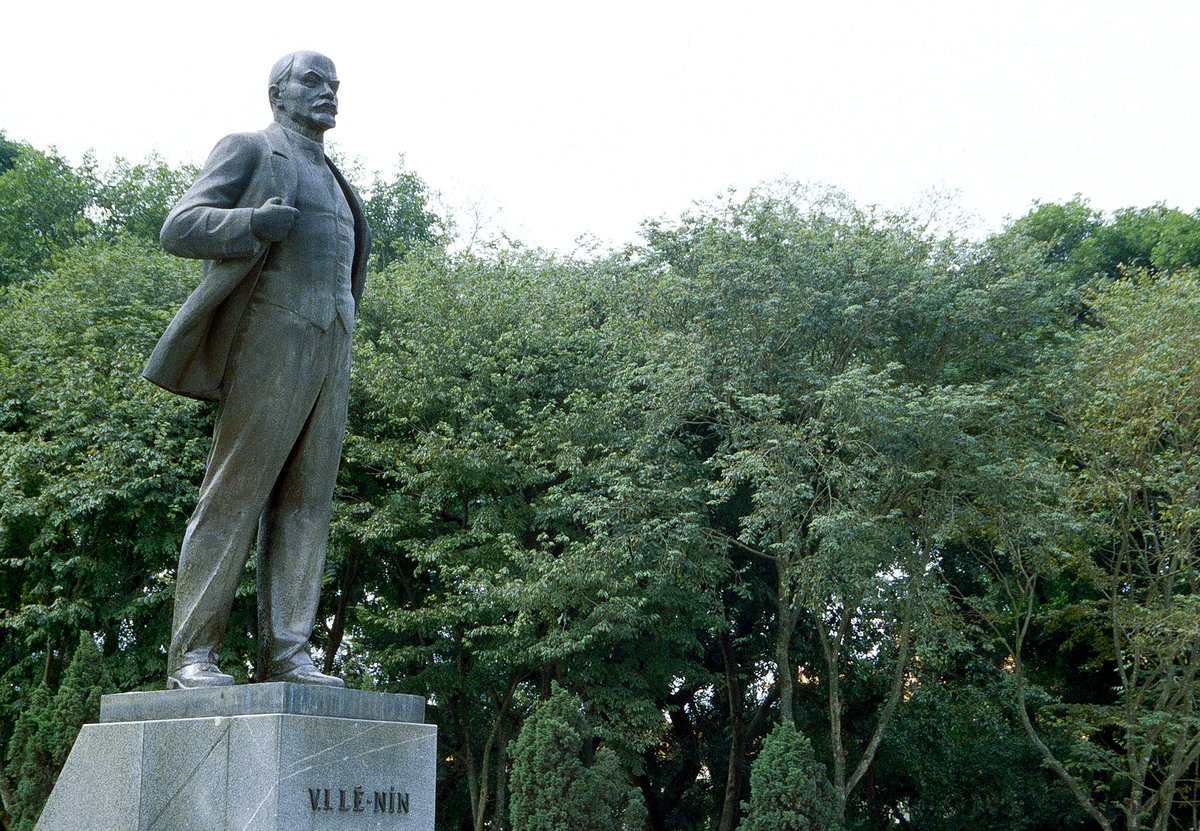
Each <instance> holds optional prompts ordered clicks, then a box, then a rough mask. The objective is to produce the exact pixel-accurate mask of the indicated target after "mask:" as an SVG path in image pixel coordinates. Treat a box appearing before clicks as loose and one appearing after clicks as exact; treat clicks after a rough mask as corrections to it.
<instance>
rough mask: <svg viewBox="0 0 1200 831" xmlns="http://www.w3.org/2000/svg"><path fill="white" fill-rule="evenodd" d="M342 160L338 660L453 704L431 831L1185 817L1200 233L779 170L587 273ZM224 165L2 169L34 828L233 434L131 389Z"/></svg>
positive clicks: (0, 708) (14, 753)
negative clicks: (952, 214) (184, 200)
mask: <svg viewBox="0 0 1200 831" xmlns="http://www.w3.org/2000/svg"><path fill="white" fill-rule="evenodd" d="M346 167H347V169H348V170H349V171H350V173H351V174H352V175H354V176H357V177H358V178H359V180H360V181H359V185H360V189H361V191H362V193H363V194H364V196H365V197H366V207H367V212H368V216H369V220H370V222H371V225H372V230H373V234H374V237H375V240H376V244H377V248H376V254H375V256H374V259H373V260H372V263H371V265H370V274H369V278H368V285H367V291H366V294H365V296H364V300H363V304H362V306H361V308H360V310H359V317H358V322H357V325H356V330H355V344H354V369H353V377H352V388H351V403H350V416H349V425H348V433H347V439H346V445H345V451H344V455H343V462H342V466H341V470H340V472H339V479H338V485H337V493H336V497H335V505H334V525H333V530H332V536H331V546H330V556H329V560H328V565H327V569H326V573H325V575H324V583H325V585H324V590H323V592H322V600H321V603H322V606H321V611H320V614H319V615H318V624H317V631H316V632H314V635H313V643H314V644H315V646H316V647H317V650H318V653H319V654H318V655H317V657H318V658H319V659H320V660H321V661H322V662H323V665H324V667H325V669H326V670H327V671H331V672H336V673H339V674H340V675H342V676H343V677H345V678H346V679H347V681H348V683H350V684H351V685H352V686H357V687H360V688H363V689H378V690H391V691H403V692H410V693H416V694H420V695H423V696H426V697H427V698H428V699H429V700H430V702H431V706H430V708H429V712H430V718H431V719H433V720H434V721H436V722H437V724H438V726H439V742H440V745H441V746H440V748H439V754H438V755H439V760H440V762H439V768H438V820H437V822H438V827H439V829H442V830H443V831H450V829H471V831H484V829H489V831H502V830H503V829H512V830H513V831H519V830H520V829H535V828H547V829H549V828H589V827H598V828H599V827H603V828H617V827H630V828H633V827H638V828H643V827H644V828H646V829H651V831H699V829H706V831H707V829H718V831H734V829H736V828H739V827H742V828H747V829H749V828H767V827H770V828H785V827H795V828H804V827H845V828H847V829H863V831H867V830H868V829H869V831H884V829H900V828H906V829H907V828H921V829H950V828H955V829H975V828H978V829H985V828H986V829H996V828H1008V829H1021V831H1038V830H1039V829H1075V828H1080V829H1082V828H1095V827H1100V828H1106V829H1108V828H1112V829H1116V828H1120V829H1125V830H1126V831H1133V829H1139V828H1147V829H1156V831H1167V830H1168V829H1175V828H1185V827H1192V825H1193V817H1194V816H1195V815H1196V812H1197V811H1200V798H1198V796H1197V792H1196V781H1197V779H1198V775H1197V770H1198V769H1200V768H1198V766H1200V721H1197V718H1196V705H1197V685H1196V677H1197V676H1196V672H1197V666H1198V665H1197V663H1196V661H1195V658H1194V656H1195V654H1196V650H1197V647H1198V646H1200V644H1198V642H1197V639H1198V638H1200V625H1198V623H1197V621H1198V620H1200V618H1197V612H1198V609H1200V606H1197V601H1196V597H1197V587H1198V586H1200V573H1198V572H1197V555H1198V554H1200V550H1198V546H1200V542H1198V540H1200V536H1198V534H1197V528H1198V525H1197V522H1198V519H1200V456H1198V452H1200V440H1198V439H1200V433H1198V428H1200V418H1198V414H1200V410H1198V409H1197V408H1198V407H1200V404H1198V403H1197V402H1200V325H1197V324H1198V322H1200V317H1198V315H1197V311H1196V309H1197V308H1198V306H1200V279H1198V277H1197V274H1198V273H1200V271H1198V270H1197V269H1198V266H1200V214H1197V213H1193V214H1188V213H1184V212H1182V211H1179V210H1175V209H1171V208H1167V207H1165V206H1163V205H1155V206H1151V207H1148V208H1129V209H1126V210H1121V211H1116V212H1113V213H1111V214H1106V213H1103V212H1100V211H1098V210H1095V209H1093V208H1092V207H1091V206H1090V205H1089V204H1088V203H1087V201H1086V200H1085V199H1083V198H1082V197H1079V198H1076V199H1074V200H1072V201H1070V202H1066V203H1063V204H1053V203H1043V204H1036V205H1035V206H1034V207H1033V208H1032V209H1031V210H1030V212H1029V213H1028V214H1026V215H1025V216H1023V217H1020V218H1018V219H1017V220H1015V221H1013V222H1011V223H1010V224H1009V225H1008V226H1007V227H1006V228H1004V229H1002V230H1001V231H999V232H997V233H995V234H993V235H991V236H990V237H988V238H986V239H983V240H963V239H959V238H956V237H954V236H951V235H947V234H943V233H940V232H939V231H937V230H936V228H937V226H936V225H933V224H930V223H929V222H927V221H925V220H922V219H919V218H917V217H916V216H915V215H912V214H907V213H896V212H889V211H885V210H882V209H879V208H874V207H867V206H862V205H859V204H857V203H855V202H854V201H853V200H852V199H850V198H849V197H847V196H846V195H845V194H843V193H840V192H838V191H836V190H831V189H825V188H816V187H810V186H801V185H797V184H794V183H787V182H783V183H775V184H772V185H765V186H763V187H761V188H758V189H755V190H753V191H752V192H749V193H747V194H743V195H738V194H732V193H731V194H724V195H722V196H720V197H718V198H716V199H714V200H712V201H711V202H707V203H700V204H697V205H696V206H695V207H694V208H693V209H692V210H691V211H689V212H687V213H685V214H683V215H681V216H679V217H677V218H673V219H661V220H656V221H651V222H647V223H646V224H645V226H644V227H643V233H642V236H641V239H640V240H639V242H638V243H637V244H634V245H630V246H627V247H625V248H623V249H621V250H617V251H611V252H599V253H594V254H591V255H587V256H575V257H571V258H566V257H562V256H558V255H555V254H553V253H549V252H544V251H536V250H528V249H525V248H523V247H521V246H519V245H514V244H505V245H497V246H494V247H491V248H484V249H473V250H466V251H462V250H454V249H452V248H451V247H449V246H448V242H449V237H448V229H449V227H450V225H449V222H448V221H447V220H446V219H444V218H442V217H439V216H437V214H436V211H435V210H434V209H433V208H432V207H431V204H430V203H431V199H432V196H433V194H432V193H431V192H430V191H429V189H428V187H427V186H426V185H425V183H424V182H423V181H422V180H421V179H420V177H419V176H418V175H417V174H415V173H413V172H412V171H409V170H406V169H405V168H404V167H403V164H401V165H399V166H398V167H397V168H396V169H395V170H394V171H392V172H391V173H390V174H363V173H362V172H361V171H358V172H356V171H355V169H354V166H353V165H347V166H346ZM193 175H194V171H193V170H190V169H187V168H183V167H178V166H173V165H172V164H171V163H169V162H168V161H166V160H163V159H160V158H156V157H152V158H149V159H146V160H143V161H140V162H131V161H128V160H124V159H116V160H113V161H112V162H111V163H108V164H101V163H99V162H98V161H97V160H95V159H94V158H88V159H85V160H84V161H83V162H82V163H80V164H78V165H72V164H70V163H68V162H67V161H66V160H65V159H63V158H62V157H61V156H60V155H59V154H57V153H56V151H54V150H53V149H38V148H34V147H31V146H29V145H26V144H23V143H21V142H17V141H12V140H10V139H8V138H6V137H4V136H3V135H2V134H0V675H2V676H3V682H4V683H3V684H0V750H2V751H3V752H2V753H0V760H2V761H3V763H4V764H3V775H0V797H2V800H3V817H2V818H0V819H2V821H3V823H4V827H5V828H26V827H31V824H30V823H32V821H33V819H32V818H34V817H36V814H37V812H38V811H39V810H40V805H41V801H42V800H44V799H45V796H46V794H47V793H48V791H49V787H50V786H51V785H52V783H53V778H54V776H55V775H56V771H57V766H59V765H61V764H62V760H63V758H65V748H67V747H69V744H70V740H71V739H72V738H73V736H74V732H73V731H75V732H77V731H78V728H79V724H81V723H82V722H83V721H85V720H87V719H89V718H93V717H94V707H93V706H92V704H93V703H94V702H93V698H94V697H95V696H97V695H99V693H100V692H101V691H104V692H107V691H110V690H123V691H129V690H139V689H154V688H159V687H160V686H161V684H162V682H163V677H164V671H165V670H164V667H165V645H166V640H167V630H168V628H169V625H170V615H171V605H172V594H173V589H174V567H175V560H176V557H177V552H178V544H179V539H180V537H181V535H182V531H183V526H184V524H185V523H186V520H187V517H188V515H189V514H190V512H191V510H192V508H193V507H194V503H195V498H196V488H197V484H198V481H199V479H200V477H201V475H202V473H203V466H204V461H205V456H206V453H207V447H208V441H209V433H210V431H211V424H212V418H213V409H212V405H209V404H201V403H197V402H192V401H187V400H184V399H180V398H177V397H174V396H171V395H168V394H166V393H164V392H162V391H161V390H158V389H156V388H154V387H152V386H151V385H150V384H148V383H146V382H144V381H142V380H141V379H140V378H139V373H140V370H141V368H142V366H143V364H144V362H145V359H146V357H147V355H148V354H149V351H150V349H151V348H152V346H153V344H154V343H155V341H156V339H157V338H158V337H159V335H160V334H161V333H162V331H163V329H164V328H165V326H166V324H167V322H168V321H169V319H170V317H171V315H172V314H173V313H174V311H175V310H176V309H177V308H178V307H179V305H180V304H181V303H182V302H183V300H184V298H185V297H186V296H187V294H188V292H189V291H190V290H191V289H192V288H193V287H194V285H195V284H196V282H197V280H198V278H199V275H198V268H197V264H196V263H194V262H190V261H184V260H180V259H177V258H174V257H170V256H168V255H166V254H165V253H163V252H162V251H161V250H160V249H159V248H158V245H157V233H158V226H159V225H160V224H161V222H162V219H163V217H164V216H165V215H166V212H167V211H168V210H169V208H170V206H171V204H172V203H173V202H174V200H175V199H176V198H178V195H179V194H180V193H181V192H182V190H183V189H184V188H185V187H186V186H187V185H188V183H189V182H190V181H191V178H192V176H193ZM245 580H246V582H245V584H244V586H243V590H241V591H240V592H239V598H238V603H237V605H236V607H235V610H234V615H233V617H232V619H231V621H230V625H229V630H228V635H227V641H226V649H225V650H224V653H223V660H224V663H223V667H224V668H225V669H226V670H227V671H230V672H232V673H233V674H234V675H235V676H236V677H238V679H239V680H241V681H244V680H246V679H247V678H248V677H249V675H250V672H251V669H252V660H253V655H254V649H253V643H252V641H253V635H254V618H255V610H254V596H253V574H252V572H251V573H249V574H247V575H246V578H245ZM589 823H590V824H589Z"/></svg>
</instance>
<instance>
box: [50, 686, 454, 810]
mask: <svg viewBox="0 0 1200 831" xmlns="http://www.w3.org/2000/svg"><path fill="white" fill-rule="evenodd" d="M424 721H425V702H424V701H423V700H422V699H421V698H419V697H417V696H411V695H392V694H388V693H370V692H363V691H361V690H344V689H333V688H328V687H316V686H306V685H301V684H290V683H272V684H249V685H244V686H235V687H218V688H211V689H204V690H175V691H164V692H145V693H127V694H122V695H107V696H104V698H103V699H102V701H101V704H100V723H99V724H89V725H85V726H84V728H83V730H82V731H80V733H79V738H78V739H77V740H76V742H75V746H74V747H73V748H72V749H71V755H70V756H69V757H68V759H67V763H66V765H65V766H64V767H63V771H62V774H61V775H60V776H59V778H58V784H57V785H55V788H54V793H53V794H51V796H50V799H49V801H48V802H47V803H46V807H45V810H43V812H42V816H41V818H40V819H39V820H38V823H37V826H36V828H35V831H381V830H382V829H394V830H395V831H433V809H434V790H435V772H436V765H437V728H436V727H434V726H433V725H430V724H425V723H424Z"/></svg>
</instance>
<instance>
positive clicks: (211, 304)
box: [143, 52, 370, 689]
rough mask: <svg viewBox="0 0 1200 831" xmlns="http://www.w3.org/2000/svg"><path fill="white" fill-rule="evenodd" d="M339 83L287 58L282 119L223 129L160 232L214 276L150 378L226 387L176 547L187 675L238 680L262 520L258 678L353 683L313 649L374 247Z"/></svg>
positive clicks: (176, 685)
mask: <svg viewBox="0 0 1200 831" xmlns="http://www.w3.org/2000/svg"><path fill="white" fill-rule="evenodd" d="M337 92H338V78H337V72H336V71H335V70H334V66H333V62H332V61H330V60H329V58H327V57H325V56H324V55H320V54H317V53H315V52H296V53H294V54H291V55H287V56H285V57H283V58H281V59H280V60H279V61H278V62H277V63H276V64H275V66H274V67H273V68H272V69H271V76H270V84H269V86H268V94H269V96H270V102H271V109H272V111H273V112H274V123H273V124H271V126H269V127H267V129H265V130H263V131H261V132H252V133H235V134H233V135H230V136H226V137H225V138H223V139H221V141H220V142H218V143H217V146H216V147H215V148H214V149H213V151H212V154H211V155H210V156H209V157H208V161H207V162H205V165H204V169H203V170H202V171H201V172H200V175H199V177H197V179H196V181H195V183H193V184H192V186H191V188H189V189H188V191H187V193H186V194H184V196H183V198H182V199H180V200H179V204H177V205H176V206H175V207H174V208H173V209H172V210H171V213H170V214H169V215H168V216H167V220H166V222H165V223H164V225H163V228H162V233H161V235H160V241H161V242H162V246H163V248H165V249H166V250H167V251H169V252H171V253H172V254H176V255H178V256H180V257H194V258H197V259H201V260H203V261H204V265H203V277H202V279H201V281H200V284H199V286H198V287H197V288H196V290H195V291H194V292H192V294H191V295H190V296H189V297H188V299H187V301H186V302H185V303H184V304H183V306H182V308H180V310H179V312H178V313H177V314H176V315H175V318H174V319H173V320H172V321H171V323H170V325H169V326H168V327H167V330H166V332H165V334H164V335H163V336H162V338H161V340H159V342H158V345H157V346H156V347H155V349H154V352H153V354H152V355H151V356H150V360H149V362H148V363H147V364H146V368H145V370H144V371H143V375H144V376H145V377H146V378H147V379H149V380H150V381H152V382H154V383H155V384H158V385H159V386H161V387H164V388H165V389H167V390H170V391H171V392H174V393H178V394H179V395H186V396H190V397H192V398H198V399H203V400H209V401H216V402H218V410H217V422H216V429H215V431H214V433H213V443H212V450H211V451H210V453H209V457H208V467H207V470H206V471H205V474H204V481H203V483H202V484H201V485H200V496H199V500H198V503H197V505H196V510H195V513H193V514H192V516H191V519H190V520H189V521H188V526H187V531H186V533H185V534H184V538H183V545H182V548H181V550H180V552H179V573H178V579H177V582H176V588H175V613H174V618H173V622H172V627H171V643H170V647H169V649H168V653H167V683H168V686H169V687H170V688H173V689H187V688H193V687H215V686H224V685H227V684H232V683H233V678H232V676H230V675H227V674H225V673H223V672H221V670H220V669H219V667H218V654H217V653H218V650H219V649H220V647H221V641H222V639H223V637H224V635H225V627H226V624H227V623H228V621H229V613H230V608H231V606H232V604H233V598H234V593H235V591H236V589H237V585H238V583H239V581H240V579H241V575H242V572H243V570H244V569H245V566H246V561H247V559H248V558H249V555H250V545H251V542H252V541H253V539H254V537H255V535H256V534H257V540H258V541H257V551H258V568H257V574H258V630H259V631H258V634H259V641H258V660H257V663H256V667H255V669H256V675H257V680H259V681H293V682H297V683H302V684H324V685H329V686H342V681H341V680H340V679H338V678H334V677H332V676H329V675H326V674H324V673H322V672H320V671H318V670H317V668H316V666H315V665H314V664H313V661H312V658H311V657H310V656H309V652H308V641H309V636H310V635H311V633H312V628H313V623H314V621H315V619H316V613H317V602H318V598H319V594H320V587H321V575H322V571H323V569H324V565H325V549H326V546H327V544H328V538H329V520H330V511H331V502H332V499H333V488H334V480H335V478H336V475H337V468H338V461H339V458H340V456H341V450H342V438H343V436H344V434H345V428H346V404H347V386H348V381H349V375H350V336H351V332H352V330H353V328H354V315H355V310H356V309H357V306H358V302H359V299H360V298H361V297H362V290H363V280H364V276H365V266H366V261H367V253H368V249H369V247H370V232H369V231H368V229H367V223H366V219H365V216H364V214H363V207H362V203H361V202H360V200H359V198H358V195H357V194H356V193H355V192H354V190H353V189H352V188H351V187H350V185H349V184H347V183H346V180H345V179H344V178H343V177H342V174H341V173H340V172H338V169H337V168H336V167H334V165H333V163H332V162H330V161H329V159H328V158H326V156H325V151H324V143H323V138H324V134H325V131H326V130H328V129H330V128H331V127H333V126H334V119H335V117H336V115H337V100H338V99H337Z"/></svg>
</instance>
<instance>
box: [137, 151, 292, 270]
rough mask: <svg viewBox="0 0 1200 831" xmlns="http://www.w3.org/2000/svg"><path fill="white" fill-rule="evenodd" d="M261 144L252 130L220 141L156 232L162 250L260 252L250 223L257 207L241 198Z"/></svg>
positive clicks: (202, 254) (210, 255)
mask: <svg viewBox="0 0 1200 831" xmlns="http://www.w3.org/2000/svg"><path fill="white" fill-rule="evenodd" d="M261 144H262V138H261V137H260V136H258V135H256V134H253V133H235V134H234V135H231V136H226V137H225V138H223V139H221V140H220V141H219V142H218V143H217V146H216V147H214V148H213V151H212V153H210V154H209V156H208V161H206V162H205V163H204V169H203V170H201V171H200V175H199V176H197V177H196V181H195V182H193V183H192V186H191V187H190V188H188V191H187V193H185V194H184V195H183V198H182V199H180V200H179V203H178V204H176V205H175V207H174V208H172V209H171V212H170V213H169V214H168V215H167V220H166V222H164V223H163V227H162V231H160V232H159V235H158V239H159V242H161V243H162V247H163V248H165V249H166V250H167V251H169V252H171V253H172V254H175V255H176V256H179V257H193V258H196V259H204V260H222V259H239V258H245V257H252V256H254V255H255V254H256V253H258V251H259V250H260V248H261V244H260V242H259V240H258V238H257V237H255V235H254V231H253V230H252V228H251V224H250V220H251V217H252V215H253V214H254V206H252V205H243V204H242V198H243V196H244V194H245V192H246V188H247V186H248V185H249V183H250V180H251V178H252V177H253V176H254V172H255V170H256V169H257V167H258V165H259V164H260V163H262V160H263V158H264V155H265V154H264V150H263V148H262V147H261V146H260V145H261ZM266 152H269V151H266Z"/></svg>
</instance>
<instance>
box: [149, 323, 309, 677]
mask: <svg viewBox="0 0 1200 831" xmlns="http://www.w3.org/2000/svg"><path fill="white" fill-rule="evenodd" d="M284 315H287V316H289V317H290V318H292V319H293V320H294V321H295V322H296V323H299V324H300V326H299V327H295V326H293V323H292V320H285V321H284V324H285V325H283V326H281V325H280V324H279V322H278V320H277V319H278V318H280V317H281V316H284ZM301 327H307V328H314V327H311V325H310V324H308V323H307V322H306V321H303V320H300V319H299V318H296V317H295V315H292V314H291V313H290V312H285V311H283V310H278V309H276V308H275V307H270V306H264V305H261V304H258V303H251V304H250V306H249V309H248V312H247V316H246V320H245V321H244V323H243V328H242V331H241V332H240V333H239V335H238V337H237V339H236V341H235V344H234V349H233V352H232V353H231V356H230V362H229V368H228V372H227V376H226V385H225V390H224V397H223V399H222V401H221V407H220V410H219V411H218V415H217V426H216V429H215V431H214V432H213V445H212V450H211V451H210V453H209V458H208V468H207V470H206V471H205V474H204V481H203V483H202V484H201V486H200V497H199V500H198V502H197V504H196V510H195V512H194V513H193V514H192V517H191V520H190V521H189V522H188V527H187V532H186V533H185V535H184V539H183V546H182V548H181V550H180V553H179V572H178V579H177V580H176V587H175V615H174V622H173V626H172V637H171V645H170V648H169V650H168V657H167V671H168V672H169V673H170V672H175V671H176V670H178V669H179V668H180V667H182V666H185V665H188V664H197V663H207V662H213V661H214V660H215V654H216V650H217V649H218V648H219V647H220V644H221V641H222V639H223V637H224V635H225V626H226V624H227V623H228V621H229V613H230V609H231V607H232V605H233V598H234V594H235V593H236V591H237V586H238V583H239V582H240V581H241V576H242V572H243V570H244V569H245V566H246V560H247V558H248V557H249V553H250V542H251V540H252V539H253V536H254V531H255V529H256V527H257V526H258V522H259V517H260V515H261V514H262V511H263V506H264V505H266V503H267V500H268V498H269V496H270V494H271V490H272V488H273V487H274V485H275V483H276V480H277V479H278V478H279V472H280V471H281V470H282V469H283V467H284V465H285V463H286V462H287V460H288V456H289V455H290V454H291V452H292V447H293V446H294V445H295V443H296V437H297V436H298V435H299V434H300V432H301V430H302V428H303V427H304V422H305V419H306V417H307V416H308V414H309V412H310V411H311V410H312V404H313V401H314V400H315V399H316V398H317V395H318V392H319V390H320V383H321V379H320V378H316V379H313V378H311V377H309V376H308V375H307V374H306V373H304V372H302V371H300V370H301V369H302V368H307V367H308V366H310V363H309V362H310V361H311V359H312V352H313V344H312V343H311V340H312V339H311V338H306V337H301V338H295V337H289V335H290V334H291V328H301Z"/></svg>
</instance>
